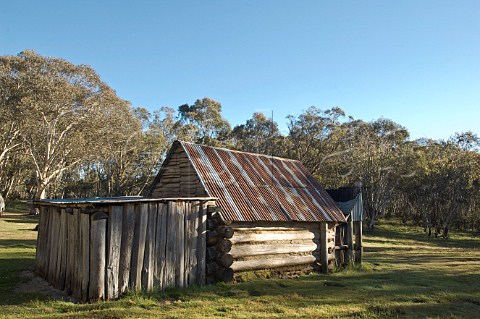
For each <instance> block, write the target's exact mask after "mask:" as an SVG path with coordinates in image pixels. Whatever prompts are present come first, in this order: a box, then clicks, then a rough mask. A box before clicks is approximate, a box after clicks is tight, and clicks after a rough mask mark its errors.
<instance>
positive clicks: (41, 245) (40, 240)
mask: <svg viewBox="0 0 480 319" xmlns="http://www.w3.org/2000/svg"><path fill="white" fill-rule="evenodd" d="M39 210H40V216H39V220H38V232H37V250H36V257H35V259H36V262H35V268H36V270H37V272H38V273H39V274H40V275H41V276H42V274H43V271H44V265H43V263H44V262H43V261H44V259H45V239H46V233H45V230H46V226H47V220H46V216H45V207H44V206H40V208H39Z"/></svg>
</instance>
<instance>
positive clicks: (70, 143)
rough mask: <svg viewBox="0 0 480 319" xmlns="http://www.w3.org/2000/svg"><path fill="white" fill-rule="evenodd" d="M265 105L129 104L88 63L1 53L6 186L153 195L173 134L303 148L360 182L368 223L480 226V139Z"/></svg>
mask: <svg viewBox="0 0 480 319" xmlns="http://www.w3.org/2000/svg"><path fill="white" fill-rule="evenodd" d="M286 120H287V128H288V129H287V132H286V133H285V134H282V133H281V132H280V131H279V128H278V124H277V123H276V122H274V121H272V119H271V118H269V117H268V116H266V115H265V114H263V113H254V114H253V115H252V117H251V118H250V119H248V120H247V121H246V122H245V123H244V124H241V125H236V126H234V127H232V126H231V125H230V123H229V122H228V120H227V119H225V118H224V117H223V116H222V106H221V104H220V103H219V102H217V101H215V100H212V99H210V98H207V97H205V98H202V99H198V100H196V101H195V102H194V103H193V104H184V105H181V106H179V107H178V108H176V109H174V108H171V107H162V108H160V109H159V110H156V111H154V112H150V111H148V110H147V109H146V108H142V107H132V105H131V104H130V103H129V102H128V101H125V100H123V99H121V98H120V97H118V96H117V95H116V93H115V91H114V90H113V89H112V88H110V87H109V86H108V85H107V84H106V83H104V82H103V81H102V80H101V79H100V77H99V76H98V74H97V73H96V72H95V71H94V70H93V69H92V68H91V67H89V66H86V65H74V64H72V63H70V62H68V61H65V60H63V59H59V58H51V57H43V56H41V55H39V54H37V53H35V52H34V51H23V52H21V53H20V54H18V55H16V56H0V193H1V194H3V195H4V197H6V198H7V199H16V198H24V199H25V198H27V199H42V198H73V197H76V198H78V197H96V196H104V197H106V196H120V195H143V194H145V193H146V192H147V191H148V189H149V187H150V185H151V183H152V181H153V178H154V177H155V175H156V173H157V172H158V170H159V168H160V166H161V163H162V160H163V159H164V158H165V156H166V154H167V151H168V149H169V148H170V146H171V144H172V142H173V141H174V140H183V141H188V142H194V143H199V144H205V145H211V146H219V147H225V148H230V149H236V150H240V151H247V152H254V153H262V154H269V155H274V156H279V157H286V158H291V159H296V160H299V161H300V162H302V163H303V164H304V165H305V166H306V167H307V169H308V170H309V171H310V172H312V174H313V175H314V176H315V177H316V178H317V179H318V180H319V181H320V182H321V184H322V185H323V186H324V187H325V188H337V187H341V186H351V185H353V183H354V182H355V181H358V180H359V181H361V182H362V183H363V187H362V191H363V198H364V204H365V217H366V222H367V226H368V228H369V229H373V228H374V225H375V221H376V220H377V218H378V217H382V216H395V217H398V218H400V219H401V220H402V221H403V222H405V223H406V222H409V223H413V224H416V225H421V226H423V227H424V229H425V231H426V232H428V234H429V235H434V236H443V237H447V236H448V229H449V228H452V227H453V228H455V229H462V230H476V231H480V208H479V204H480V152H479V150H480V139H479V138H478V136H477V135H475V134H474V133H472V132H463V133H457V134H455V135H454V136H452V137H451V138H450V139H448V140H434V139H418V140H411V139H410V137H409V132H408V130H407V129H406V128H405V127H403V126H401V125H400V124H398V123H395V122H394V121H392V120H389V119H385V118H380V119H377V120H374V121H370V122H365V121H363V120H360V119H354V118H353V117H351V116H348V115H347V114H345V112H344V111H343V110H342V109H341V108H338V107H334V108H329V109H320V108H317V107H313V106H312V107H309V108H307V109H306V110H304V111H302V112H301V113H300V114H297V115H289V116H288V117H287V119H286Z"/></svg>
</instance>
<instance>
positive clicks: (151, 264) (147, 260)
mask: <svg viewBox="0 0 480 319" xmlns="http://www.w3.org/2000/svg"><path fill="white" fill-rule="evenodd" d="M147 212H148V216H147V218H148V220H147V234H146V238H145V257H144V259H143V269H142V289H144V290H147V291H152V290H153V277H154V272H155V258H154V253H155V230H156V228H157V204H156V203H149V204H148V211H147Z"/></svg>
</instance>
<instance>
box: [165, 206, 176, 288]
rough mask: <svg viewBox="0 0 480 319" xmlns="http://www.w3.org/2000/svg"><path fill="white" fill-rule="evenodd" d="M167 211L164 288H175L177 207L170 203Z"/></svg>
mask: <svg viewBox="0 0 480 319" xmlns="http://www.w3.org/2000/svg"><path fill="white" fill-rule="evenodd" d="M167 205H168V209H167V227H166V230H167V240H166V256H165V285H164V288H167V287H174V286H175V242H176V232H175V228H176V227H175V225H176V219H177V218H176V216H177V213H176V205H175V202H171V201H169V202H168V204H167Z"/></svg>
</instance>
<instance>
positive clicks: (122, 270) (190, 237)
mask: <svg viewBox="0 0 480 319" xmlns="http://www.w3.org/2000/svg"><path fill="white" fill-rule="evenodd" d="M206 214H207V212H206V205H205V203H203V202H202V201H181V200H180V201H178V200H177V201H173V200H172V201H165V200H163V201H161V202H160V201H159V202H150V203H135V204H133V203H124V204H123V205H122V204H118V203H117V204H115V205H112V206H109V207H107V208H105V207H102V208H99V209H98V210H96V209H95V208H94V209H89V210H81V209H79V208H73V209H72V208H68V207H67V208H60V207H55V206H41V207H40V220H39V231H38V240H37V253H36V257H37V263H36V268H37V271H38V273H39V274H40V275H41V276H42V277H43V278H45V279H46V280H47V281H48V282H50V283H52V284H53V285H54V286H55V287H56V288H58V289H61V290H65V291H66V292H67V293H69V294H73V296H74V297H75V298H77V299H79V300H81V301H93V300H99V299H115V298H118V297H119V296H121V295H122V293H124V292H125V291H128V290H138V289H143V290H153V289H165V288H167V287H187V286H189V285H203V284H205V269H206V266H205V262H206V222H207V219H206V218H207V217H206Z"/></svg>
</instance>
